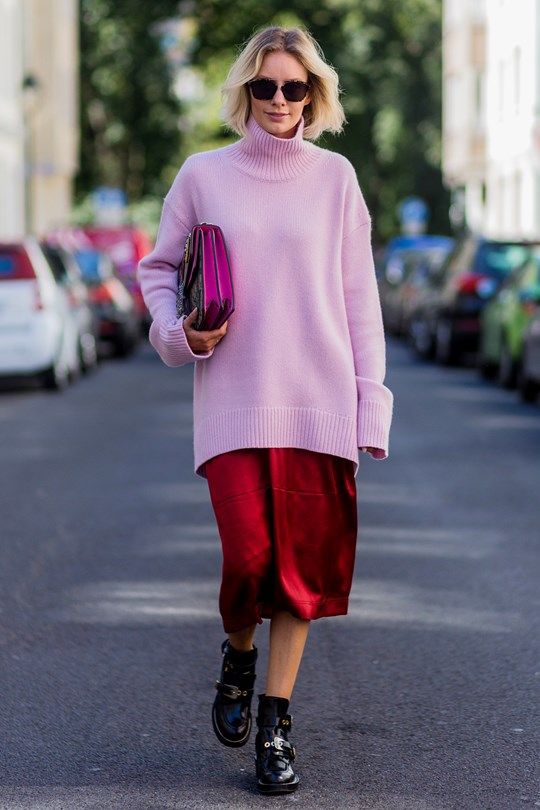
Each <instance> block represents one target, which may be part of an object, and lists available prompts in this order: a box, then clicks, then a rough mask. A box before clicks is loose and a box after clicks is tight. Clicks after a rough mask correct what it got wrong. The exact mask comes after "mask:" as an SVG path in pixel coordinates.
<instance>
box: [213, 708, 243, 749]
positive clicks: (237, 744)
mask: <svg viewBox="0 0 540 810" xmlns="http://www.w3.org/2000/svg"><path fill="white" fill-rule="evenodd" d="M251 725H252V718H251V716H250V718H249V722H248V727H247V731H246V733H245V734H244V736H243V737H240V738H238V739H235V740H231V739H230V738H229V737H225V736H224V734H223V732H222V731H221V729H220V728H219V726H218V723H217V720H216V706H215V704H214V705H213V706H212V726H213V728H214V732H215V735H216V737H217V738H218V740H219V741H220V743H221V744H222V745H226V746H228V747H229V748H241V746H243V745H245V744H246V743H247V741H248V740H249V737H250V734H251Z"/></svg>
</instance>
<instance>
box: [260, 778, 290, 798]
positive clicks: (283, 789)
mask: <svg viewBox="0 0 540 810" xmlns="http://www.w3.org/2000/svg"><path fill="white" fill-rule="evenodd" d="M299 784H300V777H299V776H298V774H296V778H295V780H294V782H282V783H281V784H275V785H272V784H270V785H269V784H267V783H266V782H260V781H257V788H258V789H259V792H260V793H270V794H273V795H276V794H278V793H292V792H293V791H295V790H296V788H297V787H298V785H299Z"/></svg>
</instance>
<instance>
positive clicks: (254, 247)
mask: <svg viewBox="0 0 540 810" xmlns="http://www.w3.org/2000/svg"><path fill="white" fill-rule="evenodd" d="M304 124H305V122H304V119H303V118H301V119H300V122H299V124H298V127H297V129H296V133H295V135H294V137H292V138H278V137H276V136H274V135H272V134H270V133H269V132H267V130H265V129H264V128H263V127H261V126H260V125H259V124H258V123H257V122H256V121H255V119H254V118H253V116H250V118H249V119H248V123H247V128H248V132H247V135H246V136H244V137H243V138H241V139H239V140H237V141H236V142H235V143H233V144H229V145H228V146H224V147H220V148H218V149H213V150H210V151H207V152H198V153H196V154H192V155H190V156H189V157H188V158H187V159H186V160H185V161H184V163H183V165H182V166H181V168H180V170H179V171H178V174H177V175H176V177H175V179H174V181H173V183H172V186H171V188H170V190H169V191H168V193H167V195H166V196H165V200H164V204H163V210H162V215H161V222H160V226H159V231H158V235H157V239H156V244H155V247H154V249H153V250H152V252H151V253H149V254H148V255H147V256H145V257H144V258H143V259H142V260H141V261H140V263H139V267H138V278H139V282H140V285H141V289H142V293H143V296H144V300H145V302H146V305H147V307H148V309H149V311H150V314H151V316H152V318H153V321H152V324H151V326H150V333H149V340H150V343H151V344H152V346H153V347H154V349H155V350H156V351H157V353H158V354H159V356H160V357H161V359H162V360H163V362H164V363H165V364H166V365H167V366H182V365H185V364H186V363H190V362H192V363H194V387H193V426H194V434H193V448H194V469H195V473H196V474H197V475H199V476H201V477H202V478H205V477H206V476H205V471H204V462H205V461H206V460H207V459H209V458H211V457H212V456H215V455H217V454H218V453H224V452H227V451H229V450H234V449H237V448H241V447H302V448H306V449H308V450H314V451H318V452H322V453H330V454H334V455H337V456H342V457H344V458H348V459H352V461H353V462H354V475H355V476H356V475H357V473H358V466H359V455H358V449H359V448H362V447H373V448H375V450H374V452H373V453H372V455H373V457H374V458H376V459H384V458H387V457H388V442H389V431H390V424H391V420H392V411H393V395H392V392H391V391H390V389H389V388H387V387H386V386H385V385H384V384H383V381H384V377H385V371H386V347H385V339H384V331H383V321H382V314H381V306H380V301H379V294H378V288H377V281H376V277H375V270H374V264H373V254H372V249H371V219H370V214H369V211H368V209H367V207H366V203H365V201H364V198H363V195H362V192H361V190H360V187H359V185H358V180H357V177H356V172H355V170H354V167H353V166H352V164H351V163H350V161H349V160H348V159H347V158H345V157H344V156H343V155H341V154H339V153H337V152H332V151H330V150H328V149H323V148H322V147H319V146H317V145H315V144H314V143H312V142H311V141H308V140H307V139H305V138H304V137H303V131H304ZM199 222H210V223H212V224H216V225H219V226H220V227H221V229H222V231H223V235H224V238H225V241H226V244H227V249H228V254H229V261H230V265H231V272H232V278H233V285H234V295H235V307H236V309H235V311H234V313H233V314H232V315H231V317H230V318H229V323H228V328H227V332H226V334H225V336H224V337H223V338H222V340H220V341H219V343H218V344H217V345H216V346H215V347H214V348H213V349H212V350H211V351H209V352H207V353H205V354H195V353H194V352H193V351H192V350H191V348H190V347H189V344H188V342H187V339H186V333H185V331H184V328H183V321H184V317H185V316H182V318H180V319H178V318H177V316H176V285H177V268H178V265H179V264H180V260H181V257H182V252H183V249H184V242H185V239H186V237H187V234H188V233H189V231H190V229H191V228H192V226H193V225H195V224H196V223H199Z"/></svg>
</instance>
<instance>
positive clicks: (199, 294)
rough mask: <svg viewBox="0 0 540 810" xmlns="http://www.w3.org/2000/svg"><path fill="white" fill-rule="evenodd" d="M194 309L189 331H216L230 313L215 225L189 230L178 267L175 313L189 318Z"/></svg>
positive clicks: (228, 279)
mask: <svg viewBox="0 0 540 810" xmlns="http://www.w3.org/2000/svg"><path fill="white" fill-rule="evenodd" d="M195 307H198V313H197V318H196V319H195V321H194V323H193V328H194V329H197V330H204V331H207V330H209V329H219V327H220V326H222V325H223V324H224V323H225V321H226V320H227V318H228V317H229V316H230V315H231V314H232V313H233V312H234V293H233V283H232V275H231V268H230V264H229V257H228V254H227V248H226V245H225V239H224V238H223V233H222V230H221V228H220V227H219V225H210V224H209V223H208V222H201V223H200V224H199V225H194V226H193V228H192V229H191V231H190V233H189V235H188V237H187V239H186V243H185V246H184V255H183V257H182V261H181V262H180V267H179V268H178V293H177V296H176V312H177V315H178V316H179V317H180V316H181V315H186V316H187V315H189V314H190V312H192V311H193V309H194V308H195Z"/></svg>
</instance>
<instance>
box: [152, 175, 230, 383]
mask: <svg viewBox="0 0 540 810" xmlns="http://www.w3.org/2000/svg"><path fill="white" fill-rule="evenodd" d="M177 180H178V177H177ZM176 182H177V181H176V180H175V183H176ZM170 195H171V192H169V194H168V195H167V197H166V198H165V201H164V203H163V209H162V212H161V220H160V224H159V229H158V233H157V238H156V243H155V246H154V249H153V250H152V251H151V252H150V253H149V254H148V255H147V256H144V257H143V258H142V259H141V260H140V262H139V264H138V267H137V278H138V281H139V284H140V287H141V292H142V296H143V298H144V302H145V304H146V306H147V307H148V310H149V312H150V315H151V316H152V323H151V325H150V330H149V333H148V340H149V341H150V343H151V345H152V346H153V347H154V349H155V350H156V352H157V353H158V354H159V356H160V357H161V359H162V360H163V362H164V363H165V365H166V366H171V367H173V366H183V365H185V364H186V363H189V362H195V361H196V360H203V359H206V358H207V357H211V356H212V354H213V353H214V349H213V348H212V349H210V350H209V351H208V352H201V353H200V354H198V353H196V352H194V351H192V349H191V347H190V345H189V343H188V341H187V336H186V333H185V331H184V326H183V323H184V320H185V318H186V317H187V315H182V316H181V317H180V318H178V317H177V315H176V290H177V283H178V281H177V279H178V275H177V273H178V267H179V265H180V261H181V259H182V254H183V250H184V244H185V240H186V238H187V235H188V233H189V231H190V228H188V226H187V225H185V224H184V222H183V221H182V220H181V219H180V218H179V216H178V214H177V212H176V210H175V207H174V205H173V202H172V200H171V196H170Z"/></svg>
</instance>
